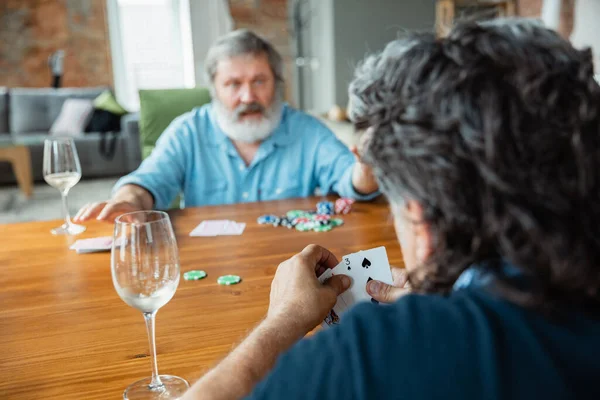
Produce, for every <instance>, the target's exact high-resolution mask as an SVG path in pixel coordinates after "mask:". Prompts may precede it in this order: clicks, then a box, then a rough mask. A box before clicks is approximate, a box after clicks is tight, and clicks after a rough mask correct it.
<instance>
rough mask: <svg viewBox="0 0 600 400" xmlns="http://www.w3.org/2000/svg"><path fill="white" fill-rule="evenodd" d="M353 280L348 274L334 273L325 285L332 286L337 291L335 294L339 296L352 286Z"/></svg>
mask: <svg viewBox="0 0 600 400" xmlns="http://www.w3.org/2000/svg"><path fill="white" fill-rule="evenodd" d="M351 283H352V281H351V280H350V277H349V276H346V275H334V276H332V277H331V278H329V279H327V281H326V282H325V286H328V287H330V288H332V289H333V290H334V291H335V295H336V296H339V295H340V294H342V293H344V292H345V291H346V289H348V288H349V287H350V284H351Z"/></svg>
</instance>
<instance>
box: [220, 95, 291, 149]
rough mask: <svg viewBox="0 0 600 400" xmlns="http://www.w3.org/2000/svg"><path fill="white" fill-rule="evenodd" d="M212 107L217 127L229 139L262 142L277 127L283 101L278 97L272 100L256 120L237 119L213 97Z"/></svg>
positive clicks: (233, 113)
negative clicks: (263, 113)
mask: <svg viewBox="0 0 600 400" xmlns="http://www.w3.org/2000/svg"><path fill="white" fill-rule="evenodd" d="M212 103H213V109H214V110H215V117H216V120H217V124H219V127H220V128H221V130H222V131H223V133H225V135H227V137H229V138H230V139H231V140H234V141H238V142H243V143H257V142H262V141H263V140H265V139H266V138H268V137H269V136H271V134H272V133H273V132H274V131H275V129H277V127H278V126H279V124H280V123H281V112H282V110H283V101H281V99H279V98H275V99H274V100H273V104H271V105H270V106H269V107H268V108H267V109H266V110H265V115H263V116H262V117H261V118H260V120H258V121H238V120H237V119H236V118H235V112H232V111H229V110H228V109H227V108H225V106H224V105H223V103H221V102H220V101H219V99H217V98H216V96H215V97H214V98H213V101H212Z"/></svg>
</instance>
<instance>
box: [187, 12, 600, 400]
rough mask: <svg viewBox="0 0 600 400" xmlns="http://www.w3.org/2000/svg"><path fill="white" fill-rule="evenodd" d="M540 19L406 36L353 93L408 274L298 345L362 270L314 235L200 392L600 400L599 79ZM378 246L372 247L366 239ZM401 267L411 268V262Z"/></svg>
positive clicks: (196, 392)
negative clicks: (322, 275)
mask: <svg viewBox="0 0 600 400" xmlns="http://www.w3.org/2000/svg"><path fill="white" fill-rule="evenodd" d="M593 75H594V74H593V66H592V56H591V52H590V51H589V50H576V49H575V48H573V47H572V46H571V45H570V44H569V43H568V42H567V41H565V40H564V39H562V38H561V37H560V36H559V35H558V34H556V33H555V32H553V31H551V30H548V29H546V28H544V27H542V26H540V25H537V24H535V23H532V22H528V21H520V20H504V21H499V22H498V21H495V22H487V23H482V24H477V23H467V24H462V25H459V26H457V27H455V28H454V29H453V31H452V32H451V33H450V35H449V36H448V37H446V38H443V39H436V38H435V37H434V36H433V35H429V34H419V35H412V36H409V37H406V38H404V39H400V40H396V41H394V42H392V43H390V44H389V45H388V46H387V47H386V48H385V50H384V51H383V52H382V53H381V54H379V55H376V56H372V57H369V58H367V59H366V60H365V61H364V62H363V63H362V65H361V66H360V67H359V68H358V70H357V72H356V77H355V80H354V81H353V83H352V85H351V87H350V95H351V98H352V102H351V103H352V112H351V115H352V118H353V120H354V121H355V123H356V125H357V126H358V127H360V128H367V140H366V143H365V146H364V148H363V155H364V157H365V159H366V160H367V161H368V162H370V163H371V165H372V166H373V168H374V171H375V174H376V176H377V179H378V181H379V184H380V188H381V189H382V190H383V191H384V192H385V193H386V195H387V197H388V198H389V200H390V205H391V209H392V211H393V213H394V217H395V218H394V220H395V226H396V231H397V234H398V239H399V242H400V244H401V246H402V250H403V255H404V261H405V266H406V270H407V271H408V281H409V282H410V287H406V286H405V285H404V281H405V280H404V279H403V278H402V277H401V276H400V274H396V275H397V276H398V280H397V281H396V282H395V283H396V286H397V287H393V286H387V285H384V284H383V283H381V282H376V281H371V282H369V284H368V287H367V290H368V291H369V293H370V294H371V295H372V296H373V298H375V299H377V300H379V301H382V302H390V303H392V304H391V305H387V306H385V305H375V304H372V303H364V304H360V305H357V306H356V307H354V309H353V310H351V311H350V312H348V313H347V314H345V315H344V316H343V317H342V319H341V323H340V324H339V325H337V326H336V327H334V328H332V329H329V330H326V331H322V332H319V333H317V334H316V335H314V336H312V337H310V338H307V339H303V340H300V339H301V338H302V337H303V336H304V335H305V334H306V333H307V332H309V331H310V330H311V329H313V328H314V327H315V326H316V325H317V324H318V323H319V322H320V321H322V319H323V317H324V316H325V315H326V314H327V312H328V311H329V310H330V309H331V307H332V306H333V305H334V303H335V300H336V297H337V295H339V294H340V293H341V292H343V291H344V290H345V289H346V288H347V287H348V286H349V278H348V277H345V276H334V277H333V278H332V279H330V280H329V281H328V282H326V283H325V284H324V285H321V284H319V282H318V280H317V277H316V273H315V271H316V270H319V269H321V268H322V267H323V266H325V267H333V266H335V265H336V264H337V259H336V257H335V256H334V255H333V254H332V253H330V252H329V251H328V250H326V249H324V248H322V247H319V246H315V245H311V246H309V247H307V248H306V249H304V250H303V251H302V252H301V253H300V254H298V255H296V256H294V257H293V258H291V259H290V260H288V261H285V262H283V263H282V264H281V265H280V266H279V268H278V270H277V273H276V274H275V278H274V280H273V283H272V288H271V298H270V306H269V310H268V314H267V316H266V317H265V319H264V320H263V321H262V322H261V323H260V324H259V325H258V327H257V328H256V329H255V330H254V331H253V332H252V333H251V334H250V335H249V336H248V337H247V338H246V340H244V341H243V342H242V343H241V344H240V345H239V346H238V347H237V348H236V349H235V350H234V351H233V352H232V353H231V354H230V355H229V356H228V357H227V358H225V359H224V360H223V361H222V362H221V363H220V364H219V365H217V366H216V367H215V368H214V369H213V370H211V371H210V372H208V373H207V374H206V375H205V376H204V377H203V378H202V379H201V380H200V381H198V382H197V383H196V384H195V385H194V387H193V388H192V389H191V391H190V392H189V393H188V394H187V397H186V398H187V399H195V398H198V399H199V398H202V399H237V398H243V397H244V396H248V397H247V398H249V399H286V400H292V399H388V398H394V399H545V400H548V399H571V398H573V399H575V398H576V399H584V398H586V399H599V398H600V386H599V385H598V384H597V380H598V377H600V267H599V266H598V262H599V261H600V230H599V228H598V227H599V226H600V87H599V86H598V83H596V81H595V80H594V77H593ZM367 245H368V243H365V246H367ZM396 272H397V271H396Z"/></svg>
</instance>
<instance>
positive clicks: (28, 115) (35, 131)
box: [0, 87, 141, 184]
mask: <svg viewBox="0 0 600 400" xmlns="http://www.w3.org/2000/svg"><path fill="white" fill-rule="evenodd" d="M107 89H108V88H106V87H95V88H60V89H53V88H35V89H34V88H31V89H30V88H11V89H7V88H0V146H2V145H4V146H6V145H9V144H10V143H14V144H21V145H25V146H27V147H28V148H29V150H30V153H31V164H32V173H33V178H34V180H36V181H41V180H43V173H42V168H43V167H42V166H43V153H44V139H46V138H47V137H49V131H50V127H51V126H52V124H53V122H54V121H55V119H56V117H57V116H58V115H59V113H60V111H61V108H62V105H63V103H64V101H65V100H66V99H68V98H80V99H90V100H93V99H95V98H96V97H97V96H99V95H100V94H101V93H102V92H104V91H105V90H107ZM136 118H137V117H136V115H135V114H134V115H130V114H127V115H125V116H123V117H122V118H121V132H118V133H117V134H116V136H115V137H116V139H115V140H116V146H115V152H114V155H113V157H112V158H111V159H107V157H105V156H104V155H103V154H102V152H101V151H100V146H101V143H102V142H103V140H104V141H106V140H110V137H112V134H110V136H107V134H105V133H100V132H90V133H84V134H82V135H81V137H76V138H75V139H74V140H75V145H76V147H77V152H78V154H79V159H80V162H81V170H82V177H83V178H84V179H85V178H95V177H109V176H121V175H125V174H127V173H129V172H131V171H133V170H134V169H136V168H137V167H138V166H139V164H140V162H141V150H140V139H139V132H138V130H137V119H136ZM103 137H104V139H103ZM14 182H15V177H14V174H13V171H12V168H11V166H10V165H9V164H8V163H5V162H0V184H7V183H14Z"/></svg>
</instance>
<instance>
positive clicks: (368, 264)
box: [362, 258, 371, 269]
mask: <svg viewBox="0 0 600 400" xmlns="http://www.w3.org/2000/svg"><path fill="white" fill-rule="evenodd" d="M370 266H371V261H369V260H367V259H366V258H365V259H363V262H362V267H363V268H366V269H369V267H370Z"/></svg>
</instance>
